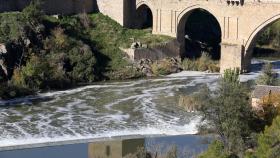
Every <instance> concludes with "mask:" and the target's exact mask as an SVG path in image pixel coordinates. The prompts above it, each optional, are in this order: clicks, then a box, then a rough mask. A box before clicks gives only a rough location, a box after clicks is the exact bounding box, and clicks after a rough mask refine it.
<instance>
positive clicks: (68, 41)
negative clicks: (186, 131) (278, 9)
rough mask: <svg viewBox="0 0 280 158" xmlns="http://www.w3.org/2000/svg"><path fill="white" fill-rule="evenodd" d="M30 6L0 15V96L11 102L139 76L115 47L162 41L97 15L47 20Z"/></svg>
mask: <svg viewBox="0 0 280 158" xmlns="http://www.w3.org/2000/svg"><path fill="white" fill-rule="evenodd" d="M37 3H38V2H35V1H34V2H32V3H31V4H30V6H28V7H27V8H25V9H24V10H23V11H22V12H14V13H1V14H0V20H1V24H0V28H1V29H0V97H1V98H2V99H10V98H16V97H21V96H26V95H30V94H35V93H37V92H43V91H48V90H63V89H69V88H73V87H76V86H78V85H80V84H81V83H87V84H92V83H94V82H96V81H103V80H119V79H123V80H125V79H132V78H139V77H142V76H143V74H142V72H139V71H138V70H137V69H136V67H135V66H134V64H132V63H130V62H129V61H128V60H127V57H126V56H125V54H124V53H123V52H122V51H121V49H120V48H128V47H130V45H131V44H132V43H133V42H134V41H139V42H141V43H142V44H145V45H146V46H147V47H153V46H154V45H157V44H161V43H163V42H167V41H169V40H171V39H172V38H170V37H168V36H160V35H152V33H151V30H149V29H146V30H133V29H126V28H123V27H122V26H121V25H119V24H118V23H117V22H115V21H113V20H112V19H110V18H109V17H107V16H104V15H102V14H100V13H93V14H79V15H73V16H60V15H56V16H48V15H45V14H44V13H43V12H42V11H41V10H40V4H37Z"/></svg>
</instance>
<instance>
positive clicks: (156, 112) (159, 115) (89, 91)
mask: <svg viewBox="0 0 280 158" xmlns="http://www.w3.org/2000/svg"><path fill="white" fill-rule="evenodd" d="M254 63H255V66H254V67H255V69H254V71H253V72H251V73H248V74H244V75H241V77H240V80H241V81H242V82H245V81H248V80H253V79H255V78H256V77H257V76H258V75H259V74H260V66H259V62H254ZM276 63H278V62H276ZM277 65H278V64H277ZM277 65H276V66H275V70H277V71H279V70H280V68H279V66H277ZM279 72H280V71H279ZM219 77H220V75H219V74H208V73H203V72H191V71H185V72H181V73H178V74H172V75H169V76H165V77H162V78H155V79H141V80H132V81H124V82H101V83H96V84H94V85H89V86H85V87H79V88H75V89H71V90H67V91H56V92H48V93H41V94H39V95H38V96H29V97H25V98H19V99H14V100H9V101H0V106H1V107H0V148H1V147H9V146H17V145H26V144H38V143H49V142H52V143H53V142H61V141H75V140H81V139H98V138H108V137H114V136H131V135H185V134H195V133H197V128H196V126H197V125H198V124H199V121H200V120H199V116H198V114H197V113H191V112H186V111H183V110H182V109H181V108H179V107H178V106H177V104H178V100H179V96H180V95H186V94H191V93H194V92H197V91H198V90H199V89H200V88H201V87H202V86H203V85H204V84H207V85H208V86H209V87H210V88H211V89H214V88H216V87H217V81H218V79H219Z"/></svg>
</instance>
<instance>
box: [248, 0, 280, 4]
mask: <svg viewBox="0 0 280 158" xmlns="http://www.w3.org/2000/svg"><path fill="white" fill-rule="evenodd" d="M245 3H280V0H245Z"/></svg>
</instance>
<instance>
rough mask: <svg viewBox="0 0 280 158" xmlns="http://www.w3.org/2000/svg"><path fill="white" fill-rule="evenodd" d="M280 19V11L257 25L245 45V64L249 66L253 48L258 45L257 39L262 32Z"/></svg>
mask: <svg viewBox="0 0 280 158" xmlns="http://www.w3.org/2000/svg"><path fill="white" fill-rule="evenodd" d="M279 19H280V13H279V14H276V15H274V16H272V17H270V18H268V19H266V20H265V21H263V22H262V23H261V24H260V25H258V27H256V28H255V29H254V30H253V32H252V33H251V34H250V36H249V38H248V40H247V41H246V43H245V45H244V47H245V52H244V64H245V65H244V66H245V67H246V68H248V67H249V66H250V62H251V58H252V54H253V49H254V47H255V45H256V42H257V39H258V38H259V36H260V35H261V33H262V32H263V31H264V30H265V29H267V28H268V27H269V26H270V25H271V24H273V23H274V22H276V21H277V20H279Z"/></svg>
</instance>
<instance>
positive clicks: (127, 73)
mask: <svg viewBox="0 0 280 158" xmlns="http://www.w3.org/2000/svg"><path fill="white" fill-rule="evenodd" d="M108 76H109V77H110V79H111V80H120V79H121V80H125V79H134V78H139V77H142V76H144V75H143V73H141V72H139V71H138V70H137V69H136V68H135V67H134V66H127V67H124V68H122V69H120V70H117V71H113V72H110V74H109V75H108Z"/></svg>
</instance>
